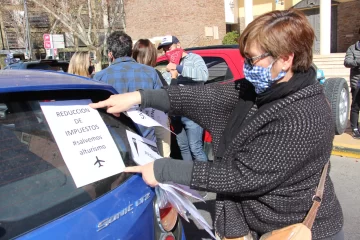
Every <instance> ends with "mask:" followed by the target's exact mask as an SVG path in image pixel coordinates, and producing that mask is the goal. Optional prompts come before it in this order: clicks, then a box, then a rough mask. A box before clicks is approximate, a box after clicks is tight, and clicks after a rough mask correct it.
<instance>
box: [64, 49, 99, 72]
mask: <svg viewBox="0 0 360 240" xmlns="http://www.w3.org/2000/svg"><path fill="white" fill-rule="evenodd" d="M93 71H94V67H93V66H92V65H91V59H90V54H89V52H76V53H75V54H74V55H73V56H72V57H71V59H70V64H69V68H68V73H71V74H76V75H79V76H83V77H91V74H92V73H93Z"/></svg>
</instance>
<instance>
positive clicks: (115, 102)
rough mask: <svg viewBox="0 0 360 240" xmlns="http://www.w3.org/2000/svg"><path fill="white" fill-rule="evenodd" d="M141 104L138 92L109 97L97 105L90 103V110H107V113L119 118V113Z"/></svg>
mask: <svg viewBox="0 0 360 240" xmlns="http://www.w3.org/2000/svg"><path fill="white" fill-rule="evenodd" d="M137 104H141V95H140V93H139V92H138V91H135V92H130V93H124V94H115V95H111V96H110V97H109V98H108V99H106V100H104V101H100V102H98V103H90V104H89V105H90V107H92V108H107V112H108V113H111V114H113V115H115V116H117V117H118V116H120V113H121V112H124V111H127V110H129V109H130V108H131V107H132V106H134V105H137Z"/></svg>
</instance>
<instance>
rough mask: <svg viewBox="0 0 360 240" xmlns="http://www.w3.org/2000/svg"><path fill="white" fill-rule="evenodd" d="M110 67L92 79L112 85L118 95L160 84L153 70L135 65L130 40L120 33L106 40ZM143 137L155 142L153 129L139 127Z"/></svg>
mask: <svg viewBox="0 0 360 240" xmlns="http://www.w3.org/2000/svg"><path fill="white" fill-rule="evenodd" d="M107 46H108V57H109V59H110V61H111V65H110V66H109V67H107V68H105V69H103V70H102V71H100V72H98V73H96V74H95V76H94V79H95V80H97V81H101V82H104V83H107V84H110V85H112V86H113V87H114V88H115V89H116V91H118V93H126V92H133V91H136V90H138V89H160V88H161V87H162V83H161V81H160V78H159V76H158V74H157V72H156V71H155V69H154V68H152V67H150V66H147V65H144V64H140V63H137V62H136V61H135V60H134V59H133V58H132V57H131V54H132V39H131V37H130V36H129V35H127V34H126V33H124V32H122V31H116V32H113V33H112V34H110V36H109V37H108V38H107ZM139 128H140V131H141V132H142V133H143V137H146V138H147V139H149V140H152V141H156V138H155V135H154V130H153V128H143V127H140V126H139Z"/></svg>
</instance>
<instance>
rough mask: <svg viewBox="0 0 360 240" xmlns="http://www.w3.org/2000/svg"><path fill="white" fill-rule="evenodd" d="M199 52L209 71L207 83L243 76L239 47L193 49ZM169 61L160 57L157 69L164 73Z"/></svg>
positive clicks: (227, 80)
mask: <svg viewBox="0 0 360 240" xmlns="http://www.w3.org/2000/svg"><path fill="white" fill-rule="evenodd" d="M191 52H193V53H196V54H199V55H200V56H201V57H202V58H203V59H204V62H205V64H206V66H207V68H208V71H209V78H208V80H207V81H206V83H205V84H213V83H226V82H229V81H233V80H236V79H240V78H243V77H244V75H243V72H242V67H243V62H244V61H243V59H242V58H241V56H240V53H239V50H238V49H202V50H194V51H191ZM167 64H168V61H167V60H166V59H165V58H162V57H160V58H159V60H158V62H157V65H156V69H158V70H159V71H160V72H162V73H164V72H165V71H166V65H167Z"/></svg>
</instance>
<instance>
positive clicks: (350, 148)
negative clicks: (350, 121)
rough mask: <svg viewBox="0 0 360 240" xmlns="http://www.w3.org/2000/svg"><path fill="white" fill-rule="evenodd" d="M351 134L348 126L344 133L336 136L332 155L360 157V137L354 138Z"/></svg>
mask: <svg viewBox="0 0 360 240" xmlns="http://www.w3.org/2000/svg"><path fill="white" fill-rule="evenodd" d="M351 134H352V131H351V128H350V126H348V128H347V129H346V131H345V132H344V133H343V134H341V135H336V136H335V138H334V141H333V151H332V155H336V156H342V157H350V158H358V159H360V139H354V138H353V137H352V135H351Z"/></svg>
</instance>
